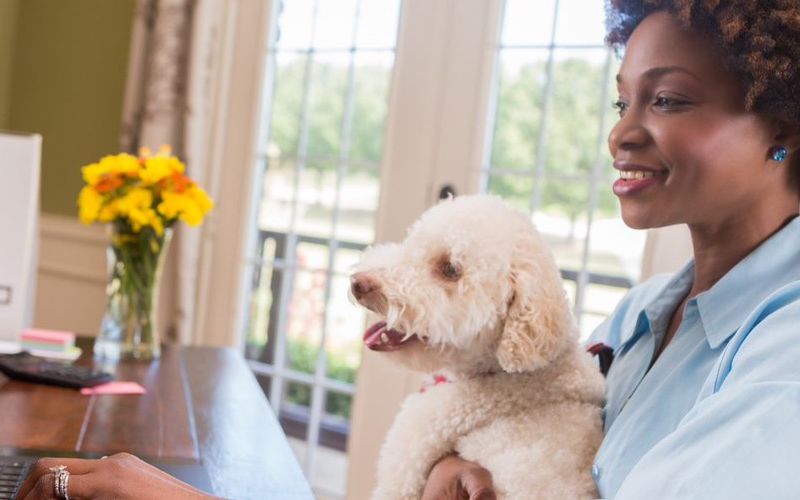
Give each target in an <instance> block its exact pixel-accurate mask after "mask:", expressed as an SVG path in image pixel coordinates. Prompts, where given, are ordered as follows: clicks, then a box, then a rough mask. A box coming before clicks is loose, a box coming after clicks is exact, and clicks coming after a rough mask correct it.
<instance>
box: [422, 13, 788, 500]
mask: <svg viewBox="0 0 800 500" xmlns="http://www.w3.org/2000/svg"><path fill="white" fill-rule="evenodd" d="M609 7H610V8H609V29H610V31H609V34H608V41H609V42H610V43H611V45H612V46H615V47H617V48H622V47H623V46H625V55H624V58H623V63H622V66H621V68H620V72H619V75H618V77H617V82H618V88H619V100H618V101H617V103H616V106H617V108H618V109H619V114H620V119H619V122H618V123H617V124H616V126H615V127H614V129H613V130H612V132H611V134H610V136H609V139H608V144H609V149H610V151H611V154H612V156H613V157H614V166H615V168H617V169H619V170H620V176H621V177H627V176H630V175H632V174H630V173H628V172H630V171H631V170H632V171H635V172H642V173H641V174H637V176H638V177H642V176H644V178H642V179H637V180H632V181H629V180H622V179H621V180H618V181H617V182H615V183H614V186H613V190H614V193H615V194H616V195H617V196H618V197H619V200H620V206H621V211H622V218H623V219H624V221H625V223H626V224H627V225H629V226H631V227H634V228H652V227H660V226H666V225H670V224H679V223H681V224H687V225H688V227H689V229H690V231H691V236H692V243H693V249H694V260H693V261H692V262H691V263H690V264H689V265H688V266H687V267H686V268H684V269H683V270H682V271H681V272H679V273H677V274H676V275H675V276H673V277H658V278H654V279H653V280H650V281H648V282H647V283H644V284H642V285H640V286H638V287H636V288H634V289H633V290H631V292H630V293H629V294H628V295H627V296H626V298H625V299H624V300H623V301H622V303H621V304H620V305H619V307H618V308H617V310H616V311H615V312H614V313H613V314H612V315H611V316H610V317H609V318H608V320H607V321H606V322H605V323H604V324H602V325H601V326H600V327H599V328H598V329H597V331H596V332H595V333H594V335H593V340H594V341H603V342H605V343H607V344H609V345H611V346H612V347H614V349H615V351H616V359H615V361H614V364H613V365H612V367H611V370H610V372H609V375H608V394H607V403H606V408H605V438H604V440H603V444H602V446H601V448H600V450H599V452H598V454H597V456H596V459H595V465H594V467H593V470H592V473H593V475H594V478H595V481H596V483H597V486H598V490H599V493H600V495H601V496H602V497H603V498H617V499H646V498H681V499H686V498H702V499H712V498H725V499H734V498H770V499H776V498H798V497H800V479H798V475H797V474H796V472H795V468H796V459H795V457H796V455H795V453H796V450H797V449H800V366H799V365H800V250H799V249H798V247H799V245H800V219H799V218H796V216H797V215H798V210H799V208H800V195H798V193H799V192H800V175H798V173H799V172H800V154H798V153H797V149H798V147H799V146H800V144H799V143H800V138H799V137H798V131H799V129H800V127H799V125H800V74H798V73H797V67H798V63H799V62H800V2H798V1H797V0H784V1H781V0H775V1H770V0H763V1H757V0H726V1H720V0H694V1H692V0H674V1H669V0H646V1H632V0H616V1H615V2H613V4H612V5H610V6H609ZM535 473H536V471H535V470H532V471H531V474H535ZM423 498H424V499H426V500H428V499H441V498H471V499H474V498H494V493H493V490H492V485H491V477H490V475H489V473H488V471H486V470H484V469H482V468H481V467H480V466H479V465H477V464H472V463H468V462H465V461H463V460H461V459H459V458H458V457H448V458H445V459H443V460H441V461H440V462H439V463H438V464H437V465H436V466H435V467H434V468H433V470H432V471H431V473H430V475H429V478H428V484H427V486H426V489H425V494H424V496H423Z"/></svg>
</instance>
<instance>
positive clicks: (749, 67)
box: [606, 0, 800, 186]
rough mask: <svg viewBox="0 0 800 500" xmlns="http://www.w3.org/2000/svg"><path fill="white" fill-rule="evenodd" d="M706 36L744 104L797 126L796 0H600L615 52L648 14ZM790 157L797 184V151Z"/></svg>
mask: <svg viewBox="0 0 800 500" xmlns="http://www.w3.org/2000/svg"><path fill="white" fill-rule="evenodd" d="M657 11H667V12H669V13H670V14H672V15H673V16H675V18H676V19H677V20H678V21H679V22H680V24H681V25H682V26H683V27H684V28H686V29H689V30H692V31H695V32H699V33H703V34H704V35H707V36H709V38H710V40H711V41H712V43H714V44H715V45H716V46H717V48H718V49H719V50H720V53H721V54H723V61H722V63H723V65H724V67H725V68H727V69H728V70H729V71H731V72H733V73H734V74H735V75H736V76H737V77H738V78H739V79H740V80H741V82H742V83H743V89H744V93H745V95H744V104H745V109H746V110H748V111H753V112H755V113H758V114H759V115H761V116H764V117H766V118H768V119H772V120H775V121H777V122H778V123H782V124H785V125H791V126H794V127H800V73H798V70H799V69H800V0H606V28H607V35H606V43H607V44H608V45H609V46H610V47H612V48H614V49H615V50H616V51H617V52H618V53H620V52H621V51H622V50H623V49H624V46H625V44H626V43H627V42H628V39H629V38H630V36H631V33H633V30H634V29H636V27H637V26H638V25H639V23H640V22H641V21H642V20H643V19H644V18H645V17H647V16H648V15H649V14H652V13H653V12H657ZM793 156H795V158H794V161H793V162H792V167H793V168H792V170H793V173H795V175H794V177H795V179H794V185H795V186H798V185H799V184H800V154H796V155H793Z"/></svg>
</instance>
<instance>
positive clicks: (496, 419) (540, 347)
mask: <svg viewBox="0 0 800 500" xmlns="http://www.w3.org/2000/svg"><path fill="white" fill-rule="evenodd" d="M443 269H457V270H458V273H457V275H453V274H452V273H450V275H448V273H447V272H443ZM353 279H354V280H362V281H364V282H368V283H370V285H371V286H370V288H369V293H364V294H362V296H359V297H358V300H359V302H361V304H362V305H364V306H366V307H368V308H370V309H372V310H373V311H375V312H377V313H378V314H380V315H383V316H384V317H385V318H386V322H387V324H388V325H389V327H391V328H394V329H395V330H398V331H400V332H403V333H405V334H406V335H407V336H411V335H414V334H416V335H417V337H419V338H421V339H423V342H409V343H408V344H404V345H403V346H401V347H400V349H398V350H395V351H391V352H386V353H383V354H384V355H386V356H388V357H389V358H391V359H393V360H395V361H398V362H400V363H401V364H403V365H405V366H407V367H410V368H412V369H416V370H421V371H425V372H434V371H444V372H446V373H447V374H448V375H449V377H450V378H451V379H453V380H455V382H454V383H451V384H446V385H440V386H436V387H433V388H430V389H428V390H427V391H426V392H424V393H420V394H414V395H412V396H409V397H408V398H407V399H406V401H405V402H404V404H403V407H402V408H401V410H400V412H399V414H398V415H397V417H396V419H395V422H394V424H393V426H392V428H391V429H390V431H389V433H388V435H387V437H386V441H385V443H384V445H383V448H382V451H381V456H380V461H379V463H378V483H379V484H378V487H377V489H376V490H375V492H374V494H373V498H375V499H380V500H384V499H386V500H394V499H416V498H419V497H420V496H421V493H422V488H423V487H424V484H425V481H426V478H427V475H428V472H429V471H430V468H431V467H432V466H433V464H435V463H436V461H437V460H439V459H440V458H441V457H442V456H444V455H445V454H447V453H451V452H453V451H456V452H458V453H459V454H460V455H461V456H462V457H464V458H466V459H468V460H472V461H476V462H478V463H480V464H481V465H482V466H484V467H486V468H487V469H489V471H490V472H491V473H492V477H493V481H494V484H495V487H496V488H497V490H498V493H499V498H505V499H516V498H519V499H533V498H548V499H550V498H570V499H573V498H593V497H594V496H595V495H596V492H595V487H594V482H593V481H592V478H591V474H590V468H591V463H592V460H593V458H594V454H595V452H596V450H597V447H598V446H599V444H600V440H601V439H602V426H601V405H602V402H603V397H604V389H605V385H604V381H603V379H602V377H601V376H600V374H599V373H598V371H597V369H596V368H595V366H594V363H593V362H592V361H591V360H590V358H589V356H588V355H587V354H585V353H584V352H583V351H582V350H581V349H580V347H579V346H578V343H577V340H576V339H577V329H576V327H575V324H574V321H573V319H572V315H571V313H570V309H569V305H568V302H567V300H566V296H565V293H564V289H563V285H562V283H561V278H560V275H559V272H558V269H557V267H556V265H555V261H554V259H553V257H552V254H551V253H550V250H549V248H548V247H547V245H546V244H545V242H544V241H543V239H542V238H541V236H540V235H539V234H538V232H537V231H536V230H535V228H534V227H533V225H532V224H531V222H530V219H529V217H528V216H527V215H525V214H523V213H521V212H518V211H516V210H513V209H511V208H510V207H509V206H508V205H506V204H505V203H504V202H503V201H502V200H500V199H499V198H496V197H493V196H465V197H459V198H456V199H453V200H447V201H443V202H441V203H439V204H438V205H436V206H435V207H433V208H431V209H430V210H428V211H427V212H425V213H424V214H423V215H422V217H421V218H420V220H419V221H417V222H416V223H415V224H414V225H413V226H412V227H411V229H410V230H409V233H408V236H407V237H406V239H405V240H404V241H403V243H402V244H388V245H380V246H376V247H373V248H372V249H370V250H369V251H368V252H366V254H365V255H364V257H363V259H362V261H361V263H360V264H359V265H358V267H357V273H355V274H354V276H353Z"/></svg>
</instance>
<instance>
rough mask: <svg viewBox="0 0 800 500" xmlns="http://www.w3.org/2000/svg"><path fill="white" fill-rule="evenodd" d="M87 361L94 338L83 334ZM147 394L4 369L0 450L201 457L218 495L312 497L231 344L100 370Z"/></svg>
mask: <svg viewBox="0 0 800 500" xmlns="http://www.w3.org/2000/svg"><path fill="white" fill-rule="evenodd" d="M79 345H81V346H82V347H83V348H84V356H82V358H81V360H79V363H81V364H91V362H92V360H91V352H90V351H91V342H90V340H89V339H81V341H80V342H79ZM106 369H109V370H110V371H113V372H114V374H115V376H116V379H117V380H125V381H129V380H130V381H136V382H139V383H140V384H142V385H143V386H144V387H145V388H146V389H147V394H145V395H143V396H82V395H81V394H80V393H79V392H78V391H75V390H72V389H63V388H59V387H53V386H45V385H39V384H31V383H26V382H17V381H10V380H8V379H7V378H5V377H4V376H3V375H1V374H0V447H2V451H3V452H5V453H9V452H14V451H29V450H48V451H58V452H68V453H77V454H89V455H91V454H92V453H97V454H110V453H113V452H118V451H127V452H130V453H133V454H135V455H139V456H142V457H153V458H160V459H165V458H168V459H174V460H176V461H187V462H200V463H202V464H203V465H204V466H205V468H206V470H207V471H208V474H209V476H210V479H211V484H212V486H213V488H214V492H215V494H217V495H220V496H223V497H226V498H235V499H250V498H252V499H256V498H257V499H270V498H275V499H287V500H288V499H310V498H313V495H312V493H311V489H310V488H309V486H308V483H307V482H306V480H305V478H304V477H303V474H302V472H301V470H300V467H299V466H298V464H297V461H296V459H295V457H294V455H293V453H292V451H291V449H290V448H289V445H288V443H287V441H286V438H285V436H284V434H283V431H282V430H281V427H280V425H279V424H278V422H277V420H276V419H275V416H274V414H273V413H272V411H271V409H270V407H269V405H268V404H267V401H266V398H265V397H264V395H263V392H262V391H261V388H260V387H259V386H258V384H257V383H256V380H255V378H254V377H253V374H252V372H251V371H250V370H249V368H248V367H247V364H246V363H245V361H244V359H243V358H242V356H241V355H240V354H239V353H237V352H235V351H233V350H230V349H221V348H204V347H173V346H165V347H164V350H163V352H162V357H161V359H160V360H159V361H156V362H152V363H119V364H117V365H111V366H108V367H106Z"/></svg>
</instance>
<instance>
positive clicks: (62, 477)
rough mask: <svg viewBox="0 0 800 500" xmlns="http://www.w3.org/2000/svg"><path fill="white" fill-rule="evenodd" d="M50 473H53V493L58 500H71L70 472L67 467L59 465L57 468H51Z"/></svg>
mask: <svg viewBox="0 0 800 500" xmlns="http://www.w3.org/2000/svg"><path fill="white" fill-rule="evenodd" d="M50 472H52V473H53V493H54V494H55V496H56V498H58V499H60V500H69V493H68V485H69V471H68V470H67V466H66V465H57V466H55V467H50Z"/></svg>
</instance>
